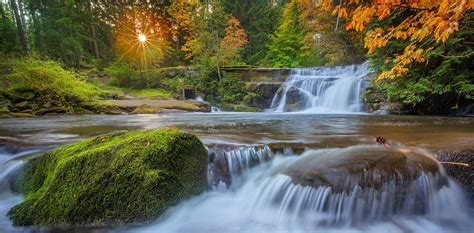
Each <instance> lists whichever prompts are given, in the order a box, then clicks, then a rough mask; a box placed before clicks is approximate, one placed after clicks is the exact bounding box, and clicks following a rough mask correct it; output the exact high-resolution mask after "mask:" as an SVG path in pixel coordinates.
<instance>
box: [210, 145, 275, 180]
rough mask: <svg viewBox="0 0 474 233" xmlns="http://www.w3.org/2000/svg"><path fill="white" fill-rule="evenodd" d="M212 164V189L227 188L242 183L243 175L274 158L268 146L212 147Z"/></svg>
mask: <svg viewBox="0 0 474 233" xmlns="http://www.w3.org/2000/svg"><path fill="white" fill-rule="evenodd" d="M208 153H209V157H210V163H209V169H208V183H209V186H210V187H211V188H212V189H215V188H227V187H228V186H230V185H231V184H234V185H235V184H236V183H240V182H241V181H242V177H241V176H242V174H243V173H244V172H245V171H247V170H249V169H250V168H251V167H254V166H256V165H258V164H262V163H264V162H266V161H268V160H270V159H271V158H272V156H273V153H272V151H271V150H270V148H269V147H268V146H266V145H265V146H229V145H227V146H226V145H224V146H212V147H210V148H209V149H208Z"/></svg>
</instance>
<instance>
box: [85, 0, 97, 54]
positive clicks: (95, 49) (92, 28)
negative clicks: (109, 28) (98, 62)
mask: <svg viewBox="0 0 474 233" xmlns="http://www.w3.org/2000/svg"><path fill="white" fill-rule="evenodd" d="M87 4H88V7H89V12H90V14H91V16H92V4H91V1H88V2H87ZM91 31H92V45H93V46H94V55H95V58H97V59H99V58H100V53H99V46H97V36H96V32H95V26H94V22H91Z"/></svg>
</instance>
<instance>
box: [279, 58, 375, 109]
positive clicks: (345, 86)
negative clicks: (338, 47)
mask: <svg viewBox="0 0 474 233" xmlns="http://www.w3.org/2000/svg"><path fill="white" fill-rule="evenodd" d="M369 72H370V69H369V65H368V63H363V64H360V65H350V66H336V67H317V68H302V69H293V70H292V71H291V73H290V76H289V77H288V78H287V80H286V81H285V82H284V83H283V87H282V89H281V91H279V92H277V93H276V94H275V96H274V97H273V100H272V104H271V110H273V111H275V112H291V111H308V112H318V113H319V112H360V111H362V101H361V94H362V92H363V90H364V88H365V85H364V82H363V78H364V77H366V76H367V74H369Z"/></svg>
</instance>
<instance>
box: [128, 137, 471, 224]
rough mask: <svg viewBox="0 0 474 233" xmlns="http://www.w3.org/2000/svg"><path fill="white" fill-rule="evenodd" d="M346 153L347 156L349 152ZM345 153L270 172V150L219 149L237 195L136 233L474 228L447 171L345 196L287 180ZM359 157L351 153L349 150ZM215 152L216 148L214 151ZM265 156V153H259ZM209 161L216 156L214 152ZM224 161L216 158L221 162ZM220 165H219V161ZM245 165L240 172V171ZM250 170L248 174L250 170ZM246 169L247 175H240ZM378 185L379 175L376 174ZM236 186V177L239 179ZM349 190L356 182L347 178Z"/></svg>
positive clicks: (223, 195) (282, 159)
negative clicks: (293, 171) (289, 171)
mask: <svg viewBox="0 0 474 233" xmlns="http://www.w3.org/2000/svg"><path fill="white" fill-rule="evenodd" d="M343 149H344V148H343ZM343 149H338V148H335V149H330V150H328V149H318V150H308V151H307V152H305V153H304V154H303V155H300V156H283V155H278V154H277V155H274V157H273V158H272V159H271V160H270V161H268V162H266V163H264V164H263V165H258V166H254V167H252V166H251V163H247V162H249V161H251V160H252V159H250V160H248V158H253V159H256V158H257V157H259V156H262V157H259V158H263V154H265V153H263V152H264V151H265V150H267V149H266V148H265V147H259V148H256V147H250V146H249V147H236V148H234V149H231V148H220V149H219V150H221V151H222V153H220V154H221V156H222V159H223V161H226V163H228V164H227V168H228V169H229V173H233V172H236V173H235V174H237V173H240V172H237V170H234V169H235V168H238V170H239V171H241V173H244V174H239V175H238V176H240V177H241V182H240V183H239V184H237V185H234V184H232V186H231V188H230V189H218V188H217V189H213V190H211V191H209V192H207V193H205V194H203V195H200V196H198V197H196V198H193V199H190V200H188V201H185V202H183V203H181V204H179V205H178V206H177V207H175V208H172V209H170V210H169V211H167V213H166V214H164V215H163V217H161V218H160V219H159V220H158V221H157V222H156V223H155V224H153V225H150V226H146V227H143V228H142V229H136V230H137V232H176V233H179V232H200V233H201V232H202V233H204V232H230V233H237V232H239V233H241V232H244V233H246V232H249V233H250V232H295V233H296V232H337V233H342V232H414V233H416V232H420V233H421V232H435V233H441V232H443V233H444V232H452V233H454V232H470V230H472V227H473V226H474V225H473V223H472V221H471V219H472V217H471V216H472V213H471V212H470V210H469V204H468V203H469V202H468V201H467V200H466V198H465V196H464V193H463V191H462V189H461V188H460V187H459V186H458V185H457V184H456V183H455V182H454V181H452V180H451V178H449V177H447V176H446V174H445V173H444V171H443V169H442V167H441V166H439V171H438V172H437V173H436V174H432V173H424V172H421V174H420V175H419V176H418V177H415V178H414V179H412V180H411V181H409V180H408V179H407V180H405V181H406V182H403V185H400V184H397V182H396V181H393V182H386V183H385V184H384V185H383V186H381V187H361V186H358V185H356V184H354V186H353V188H351V189H349V190H346V191H337V190H335V189H332V187H331V186H327V185H321V186H318V187H312V186H304V185H301V184H295V182H294V180H292V178H291V177H290V176H288V175H285V174H283V173H280V172H279V171H281V170H280V169H281V168H282V166H283V167H284V166H287V165H291V164H292V163H293V162H298V161H301V159H304V158H307V157H308V156H325V155H326V156H338V154H339V153H341V152H343V151H342V150H343ZM352 149H354V150H357V148H355V147H354V148H353V147H348V148H346V150H352ZM213 151H215V148H214V149H213ZM259 151H260V152H261V153H259ZM210 153H213V152H212V151H211V150H210ZM215 156H217V154H215ZM216 159H217V157H214V160H213V162H211V164H212V163H214V162H215V161H216ZM235 164H238V166H234V165H235ZM247 165H248V166H247ZM242 168H245V169H246V170H244V171H242V170H240V169H242ZM372 172H373V175H374V177H377V174H378V173H377V172H376V171H375V172H374V171H372ZM232 178H234V175H233V176H232ZM347 182H348V183H351V182H353V181H352V180H351V177H347Z"/></svg>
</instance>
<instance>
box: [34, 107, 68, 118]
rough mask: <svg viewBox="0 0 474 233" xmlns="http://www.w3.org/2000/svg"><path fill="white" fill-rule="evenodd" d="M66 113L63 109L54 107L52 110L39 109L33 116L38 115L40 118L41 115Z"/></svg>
mask: <svg viewBox="0 0 474 233" xmlns="http://www.w3.org/2000/svg"><path fill="white" fill-rule="evenodd" d="M67 112H68V110H67V109H66V108H64V107H54V108H46V109H40V110H38V111H36V112H35V114H36V115H38V116H42V115H46V114H48V113H56V114H59V113H67Z"/></svg>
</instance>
